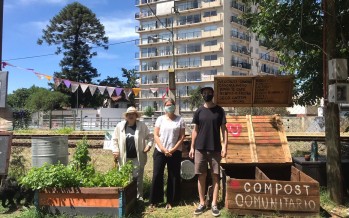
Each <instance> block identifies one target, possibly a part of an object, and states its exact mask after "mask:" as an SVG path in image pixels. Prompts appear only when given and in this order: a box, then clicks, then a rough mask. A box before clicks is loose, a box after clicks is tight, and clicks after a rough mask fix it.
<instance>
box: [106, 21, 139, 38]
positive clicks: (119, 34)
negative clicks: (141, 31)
mask: <svg viewBox="0 0 349 218" xmlns="http://www.w3.org/2000/svg"><path fill="white" fill-rule="evenodd" d="M100 20H101V23H102V24H103V25H104V27H105V32H106V35H107V36H108V37H109V41H113V40H120V39H127V38H134V37H137V36H138V34H137V33H136V31H135V26H136V25H137V22H136V21H135V20H134V19H131V18H127V19H120V18H105V17H104V18H101V19H100Z"/></svg>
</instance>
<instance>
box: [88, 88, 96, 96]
mask: <svg viewBox="0 0 349 218" xmlns="http://www.w3.org/2000/svg"><path fill="white" fill-rule="evenodd" d="M88 88H89V89H90V92H91V95H92V96H93V95H94V94H95V92H96V89H97V86H95V85H89V86H88Z"/></svg>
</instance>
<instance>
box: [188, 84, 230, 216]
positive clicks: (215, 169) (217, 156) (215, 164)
mask: <svg viewBox="0 0 349 218" xmlns="http://www.w3.org/2000/svg"><path fill="white" fill-rule="evenodd" d="M200 91H201V95H202V98H203V99H204V101H205V103H204V105H203V106H201V107H200V108H198V109H197V110H196V112H195V113H194V117H193V121H192V123H193V124H195V125H194V129H193V132H192V141H191V148H190V152H189V157H190V158H194V156H195V158H194V163H195V174H197V175H198V192H199V198H200V204H199V206H198V207H197V208H196V210H195V212H194V214H195V215H199V214H202V213H203V212H204V211H205V210H206V205H205V187H206V176H207V171H208V166H207V163H208V164H209V165H210V169H211V175H212V187H213V197H212V205H211V211H212V215H213V216H219V215H220V211H219V210H218V207H217V200H218V194H219V172H220V167H219V166H220V161H221V158H224V157H225V156H226V154H227V139H228V131H227V128H226V126H225V124H226V123H227V121H226V116H225V112H224V110H223V108H222V107H220V106H218V105H216V104H215V103H213V101H212V99H213V93H214V91H213V88H212V87H204V88H202V89H201V90H200ZM221 131H222V135H221ZM221 136H222V139H223V144H221Z"/></svg>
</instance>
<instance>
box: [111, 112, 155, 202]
mask: <svg viewBox="0 0 349 218" xmlns="http://www.w3.org/2000/svg"><path fill="white" fill-rule="evenodd" d="M123 116H124V118H125V119H124V120H122V121H120V122H119V123H118V124H117V125H116V127H115V129H114V133H113V149H112V152H113V156H114V159H115V160H117V162H118V164H119V166H124V165H125V164H126V163H128V162H129V161H131V162H132V165H133V167H134V168H133V170H132V175H133V177H134V178H136V179H137V199H138V200H141V201H142V200H143V174H144V166H145V165H146V163H147V152H149V151H150V149H151V147H152V145H153V138H154V137H153V134H152V133H151V132H150V130H149V128H148V126H147V125H146V124H145V123H144V122H143V121H140V120H138V119H137V118H139V117H140V116H141V113H139V112H138V111H137V109H136V108H135V107H129V108H127V110H126V112H125V113H124V114H123Z"/></svg>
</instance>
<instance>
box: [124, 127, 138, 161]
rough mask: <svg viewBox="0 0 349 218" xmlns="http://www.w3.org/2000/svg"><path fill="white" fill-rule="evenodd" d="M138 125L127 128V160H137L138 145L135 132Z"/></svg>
mask: <svg viewBox="0 0 349 218" xmlns="http://www.w3.org/2000/svg"><path fill="white" fill-rule="evenodd" d="M136 128H137V126H136V124H135V125H133V126H128V125H127V124H126V126H125V134H126V158H137V151H136V144H135V132H136Z"/></svg>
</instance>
